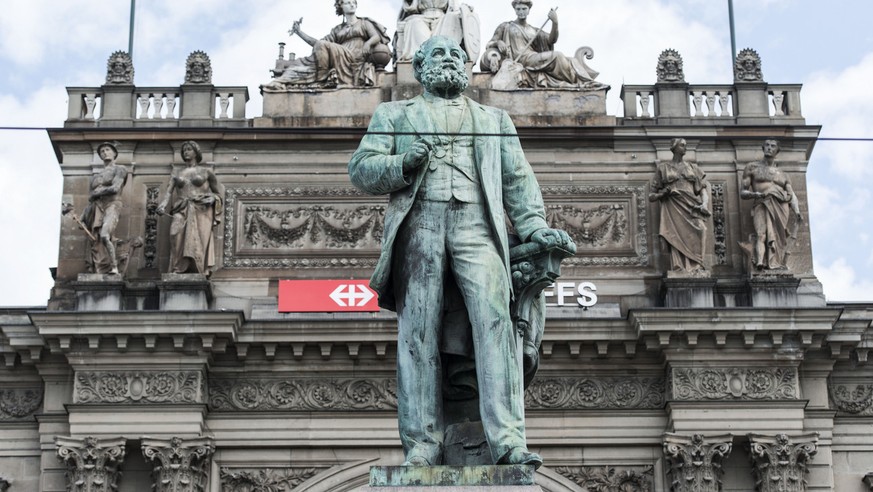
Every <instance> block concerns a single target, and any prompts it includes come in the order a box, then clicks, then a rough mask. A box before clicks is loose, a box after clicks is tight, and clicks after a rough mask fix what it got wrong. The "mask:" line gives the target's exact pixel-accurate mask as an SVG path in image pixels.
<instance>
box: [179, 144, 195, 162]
mask: <svg viewBox="0 0 873 492" xmlns="http://www.w3.org/2000/svg"><path fill="white" fill-rule="evenodd" d="M196 154H197V153H196V152H194V147H191V146H190V145H183V146H182V160H183V161H186V162H187V161H190V160H192V159H194V157H195V156H196Z"/></svg>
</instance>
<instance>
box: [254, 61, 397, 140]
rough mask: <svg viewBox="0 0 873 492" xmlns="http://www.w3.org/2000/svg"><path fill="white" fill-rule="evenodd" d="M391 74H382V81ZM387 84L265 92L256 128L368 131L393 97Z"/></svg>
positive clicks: (379, 76) (255, 124) (379, 78)
mask: <svg viewBox="0 0 873 492" xmlns="http://www.w3.org/2000/svg"><path fill="white" fill-rule="evenodd" d="M392 76H393V75H391V74H386V73H384V72H380V73H379V75H378V77H377V79H378V81H381V80H382V79H384V78H386V77H392ZM383 87H387V84H385V85H378V84H377V85H376V86H374V87H348V88H340V89H321V90H315V89H309V90H296V91H289V92H265V93H264V111H263V116H262V117H260V118H255V119H254V126H255V127H261V128H270V127H289V126H292V127H319V126H329V127H355V128H366V127H367V125H368V124H369V122H370V118H371V117H372V116H373V112H374V111H375V110H376V106H378V105H379V103H382V102H384V101H386V100H388V98H389V97H390V90H389V89H385V88H383Z"/></svg>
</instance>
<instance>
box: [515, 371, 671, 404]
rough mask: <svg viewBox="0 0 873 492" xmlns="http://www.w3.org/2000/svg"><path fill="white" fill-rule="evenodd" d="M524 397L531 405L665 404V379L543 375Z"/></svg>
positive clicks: (532, 384)
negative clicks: (550, 376)
mask: <svg viewBox="0 0 873 492" xmlns="http://www.w3.org/2000/svg"><path fill="white" fill-rule="evenodd" d="M524 401H525V406H526V407H527V408H561V409H569V410H572V409H610V408H615V409H619V408H620V409H643V408H663V406H664V402H665V382H664V379H661V378H643V377H611V378H581V379H580V378H549V377H541V378H537V379H534V380H533V381H532V382H531V384H530V386H529V387H528V389H527V391H526V392H525V398H524Z"/></svg>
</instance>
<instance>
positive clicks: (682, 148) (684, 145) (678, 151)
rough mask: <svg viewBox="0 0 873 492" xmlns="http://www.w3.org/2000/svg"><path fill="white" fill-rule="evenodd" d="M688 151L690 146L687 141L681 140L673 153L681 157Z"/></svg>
mask: <svg viewBox="0 0 873 492" xmlns="http://www.w3.org/2000/svg"><path fill="white" fill-rule="evenodd" d="M687 149H688V144H687V143H686V142H685V139H681V140H679V141H678V142H676V146H675V147H673V153H674V154H679V155H685V152H686V150H687Z"/></svg>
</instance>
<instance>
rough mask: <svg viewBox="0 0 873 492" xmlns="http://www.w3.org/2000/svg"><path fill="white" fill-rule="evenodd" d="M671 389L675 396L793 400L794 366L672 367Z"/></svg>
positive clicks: (699, 398)
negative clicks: (744, 367)
mask: <svg viewBox="0 0 873 492" xmlns="http://www.w3.org/2000/svg"><path fill="white" fill-rule="evenodd" d="M670 382H671V393H672V398H673V399H675V400H795V399H797V397H798V393H799V390H798V387H797V385H798V377H797V369H796V368H793V367H762V368H746V369H743V368H736V367H732V368H702V369H698V368H673V370H672V371H671V381H670Z"/></svg>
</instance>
